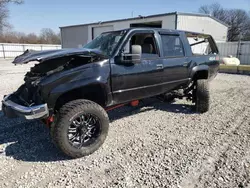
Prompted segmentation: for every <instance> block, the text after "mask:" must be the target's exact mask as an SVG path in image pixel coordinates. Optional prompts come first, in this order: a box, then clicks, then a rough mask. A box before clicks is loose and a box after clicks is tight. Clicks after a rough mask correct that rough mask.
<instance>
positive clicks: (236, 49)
mask: <svg viewBox="0 0 250 188" xmlns="http://www.w3.org/2000/svg"><path fill="white" fill-rule="evenodd" d="M217 46H218V48H219V52H220V55H221V56H229V55H232V56H234V57H237V58H238V59H239V60H240V64H242V65H250V41H242V42H219V43H217Z"/></svg>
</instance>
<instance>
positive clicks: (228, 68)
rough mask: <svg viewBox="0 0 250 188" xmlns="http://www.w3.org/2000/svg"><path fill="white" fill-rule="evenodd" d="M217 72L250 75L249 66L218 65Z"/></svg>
mask: <svg viewBox="0 0 250 188" xmlns="http://www.w3.org/2000/svg"><path fill="white" fill-rule="evenodd" d="M219 72H221V73H235V74H250V65H239V66H236V65H220V69H219Z"/></svg>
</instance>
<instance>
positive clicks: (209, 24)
mask: <svg viewBox="0 0 250 188" xmlns="http://www.w3.org/2000/svg"><path fill="white" fill-rule="evenodd" d="M177 29H179V30H185V31H194V32H199V33H205V34H210V35H212V36H213V38H214V40H215V41H226V40H227V30H228V28H227V27H226V26H225V25H223V24H221V23H219V22H217V21H216V20H214V19H212V18H210V17H203V16H190V15H178V17H177Z"/></svg>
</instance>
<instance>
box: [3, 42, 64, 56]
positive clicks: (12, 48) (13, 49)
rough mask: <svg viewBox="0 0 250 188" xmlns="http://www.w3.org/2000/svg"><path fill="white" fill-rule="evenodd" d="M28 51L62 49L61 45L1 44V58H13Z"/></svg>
mask: <svg viewBox="0 0 250 188" xmlns="http://www.w3.org/2000/svg"><path fill="white" fill-rule="evenodd" d="M28 49H29V50H36V51H41V50H54V49H61V45H52V44H14V43H0V58H13V57H16V56H18V55H21V54H22V53H23V52H24V51H25V50H28Z"/></svg>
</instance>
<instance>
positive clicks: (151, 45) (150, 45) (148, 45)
mask: <svg viewBox="0 0 250 188" xmlns="http://www.w3.org/2000/svg"><path fill="white" fill-rule="evenodd" d="M132 45H140V46H141V48H142V58H148V57H159V56H160V55H159V50H158V48H157V45H156V40H155V37H154V35H153V34H151V33H137V34H134V35H133V36H132V37H131V38H130V40H129V42H128V43H127V44H126V45H125V47H124V53H127V52H131V47H132Z"/></svg>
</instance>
